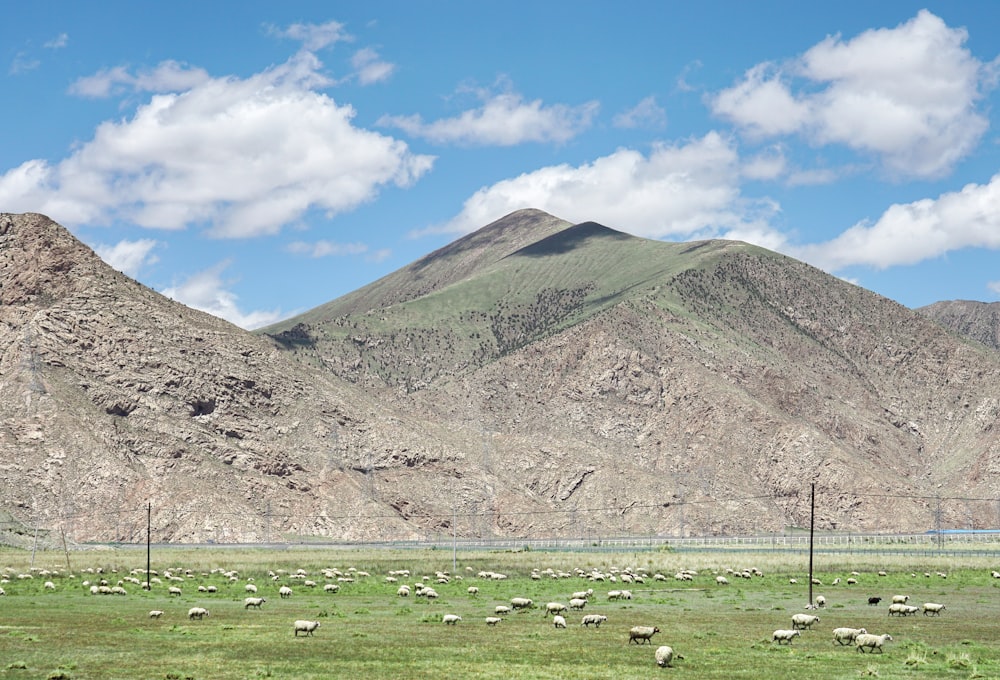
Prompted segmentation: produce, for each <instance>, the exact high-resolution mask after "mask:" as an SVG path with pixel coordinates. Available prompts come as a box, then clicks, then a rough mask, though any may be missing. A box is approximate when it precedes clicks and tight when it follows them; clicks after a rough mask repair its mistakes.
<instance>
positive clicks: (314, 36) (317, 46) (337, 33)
mask: <svg viewBox="0 0 1000 680" xmlns="http://www.w3.org/2000/svg"><path fill="white" fill-rule="evenodd" d="M269 30H270V32H271V33H272V34H273V35H276V36H278V37H280V38H290V39H292V40H297V41H298V42H301V43H302V49H303V50H305V51H307V52H315V51H317V50H321V49H323V48H324V47H329V46H330V45H333V44H334V43H337V42H342V41H348V42H349V41H351V40H353V38H352V36H351V35H350V34H349V33H347V31H346V30H344V25H343V24H342V23H340V22H338V21H328V22H326V23H325V24H292V25H291V26H289V27H288V28H277V27H275V26H270V27H269Z"/></svg>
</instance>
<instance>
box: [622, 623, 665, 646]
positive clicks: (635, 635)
mask: <svg viewBox="0 0 1000 680" xmlns="http://www.w3.org/2000/svg"><path fill="white" fill-rule="evenodd" d="M659 632H660V629H659V628H657V627H656V626H633V627H632V629H631V630H630V631H629V632H628V644H632V643H633V642H635V644H637V645H641V644H643V643H644V642H645V643H647V644H652V637H653V636H654V635H656V634H657V633H659Z"/></svg>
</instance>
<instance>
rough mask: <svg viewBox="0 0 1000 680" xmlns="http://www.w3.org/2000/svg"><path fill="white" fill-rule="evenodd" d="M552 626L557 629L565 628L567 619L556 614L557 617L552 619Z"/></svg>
mask: <svg viewBox="0 0 1000 680" xmlns="http://www.w3.org/2000/svg"><path fill="white" fill-rule="evenodd" d="M552 625H553V626H555V627H556V628H565V627H566V619H565V618H564V617H562V616H560V615H559V614H556V615H555V616H553V617H552Z"/></svg>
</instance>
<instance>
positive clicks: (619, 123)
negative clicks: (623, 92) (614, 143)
mask: <svg viewBox="0 0 1000 680" xmlns="http://www.w3.org/2000/svg"><path fill="white" fill-rule="evenodd" d="M612 124H613V125H614V126H615V127H619V128H626V129H631V128H647V129H660V128H663V127H666V125H667V112H666V111H665V110H664V109H663V107H662V106H660V105H659V104H657V103H656V97H652V96H650V97H646V98H645V99H643V100H642V101H640V102H639V103H638V104H636V105H635V106H633V107H632V108H631V109H629V110H628V111H623V112H621V113H619V114H618V115H616V116H615V117H614V120H612Z"/></svg>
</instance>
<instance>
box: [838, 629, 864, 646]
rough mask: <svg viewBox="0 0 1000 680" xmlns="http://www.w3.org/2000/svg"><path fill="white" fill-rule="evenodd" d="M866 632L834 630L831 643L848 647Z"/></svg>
mask: <svg viewBox="0 0 1000 680" xmlns="http://www.w3.org/2000/svg"><path fill="white" fill-rule="evenodd" d="M867 632H868V631H867V630H865V629H864V628H834V629H833V641H834V642H836V643H838V644H840V645H850V644H853V643H854V640H855V639H856V638H857V637H858V636H859V635H864V634H865V633H867Z"/></svg>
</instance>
